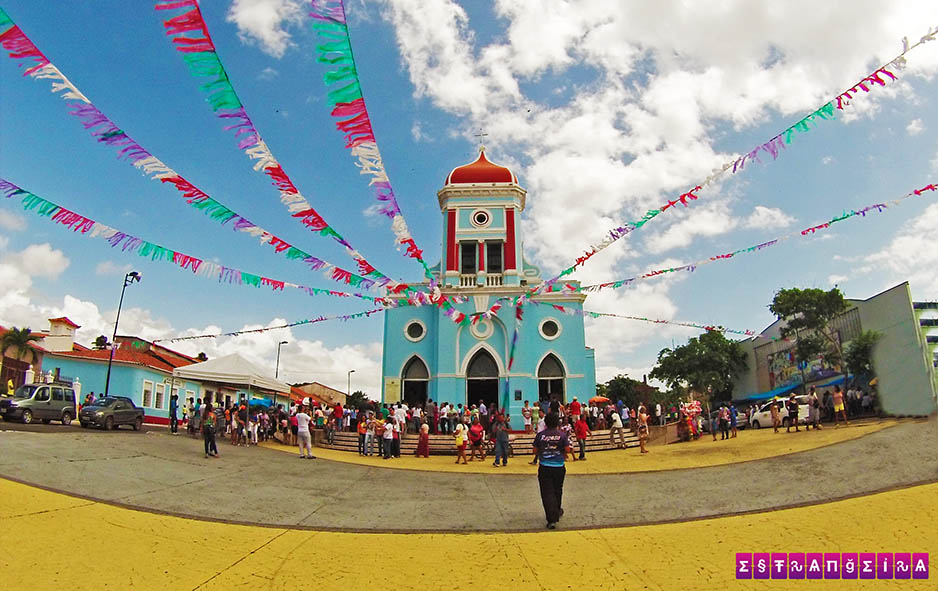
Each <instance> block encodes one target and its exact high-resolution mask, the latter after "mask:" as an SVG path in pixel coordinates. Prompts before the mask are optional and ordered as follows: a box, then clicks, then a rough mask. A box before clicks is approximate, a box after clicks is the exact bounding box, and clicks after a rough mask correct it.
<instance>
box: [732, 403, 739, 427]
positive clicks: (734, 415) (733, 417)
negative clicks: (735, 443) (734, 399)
mask: <svg viewBox="0 0 938 591" xmlns="http://www.w3.org/2000/svg"><path fill="white" fill-rule="evenodd" d="M737 416H739V411H737V410H736V407H735V406H734V407H732V408H730V424H731V425H733V426H734V427H735V426H736V417H737Z"/></svg>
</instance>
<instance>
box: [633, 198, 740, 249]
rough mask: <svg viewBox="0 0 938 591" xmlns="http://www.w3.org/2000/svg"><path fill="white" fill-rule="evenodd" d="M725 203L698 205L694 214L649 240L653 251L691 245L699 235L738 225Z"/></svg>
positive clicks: (725, 230)
mask: <svg viewBox="0 0 938 591" xmlns="http://www.w3.org/2000/svg"><path fill="white" fill-rule="evenodd" d="M736 224H737V222H736V220H734V219H733V218H732V217H731V216H730V214H729V212H728V211H727V207H726V205H725V203H720V202H718V203H714V204H710V205H705V206H703V207H698V208H697V209H696V210H695V211H694V213H693V215H687V216H685V217H684V218H683V219H681V221H679V222H677V223H676V224H672V225H671V226H670V227H668V228H667V229H666V230H664V231H663V232H659V233H658V234H655V235H653V236H652V237H650V238H649V239H648V241H647V243H648V248H649V250H650V251H651V252H664V251H666V250H670V249H672V248H679V247H683V246H687V245H689V244H690V243H691V242H692V241H693V240H694V238H695V237H697V236H717V235H719V234H724V233H726V232H729V231H730V230H732V229H733V228H734V227H736Z"/></svg>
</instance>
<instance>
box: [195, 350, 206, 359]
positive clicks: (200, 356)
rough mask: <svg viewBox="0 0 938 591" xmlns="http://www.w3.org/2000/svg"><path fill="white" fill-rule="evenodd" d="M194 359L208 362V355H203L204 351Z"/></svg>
mask: <svg viewBox="0 0 938 591" xmlns="http://www.w3.org/2000/svg"><path fill="white" fill-rule="evenodd" d="M196 359H198V360H199V361H208V355H206V354H205V351H202V352H201V353H199V356H198V357H196Z"/></svg>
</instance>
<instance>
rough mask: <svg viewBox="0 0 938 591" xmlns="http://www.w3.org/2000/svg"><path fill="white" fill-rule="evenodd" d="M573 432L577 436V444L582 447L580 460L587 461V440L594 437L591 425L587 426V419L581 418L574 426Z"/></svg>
mask: <svg viewBox="0 0 938 591" xmlns="http://www.w3.org/2000/svg"><path fill="white" fill-rule="evenodd" d="M573 431H574V433H575V434H576V442H577V443H578V444H579V445H580V459H581V460H585V459H586V438H587V437H589V436H590V435H592V433H591V432H590V428H589V425H587V424H586V418H585V417H584V416H582V415H581V416H580V418H579V419H577V421H576V422H575V423H574V424H573Z"/></svg>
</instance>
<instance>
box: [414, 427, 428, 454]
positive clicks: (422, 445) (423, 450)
mask: <svg viewBox="0 0 938 591" xmlns="http://www.w3.org/2000/svg"><path fill="white" fill-rule="evenodd" d="M417 457H418V458H429V457H430V425H428V424H427V420H426V419H423V420H422V421H420V439H419V440H418V441H417Z"/></svg>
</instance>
